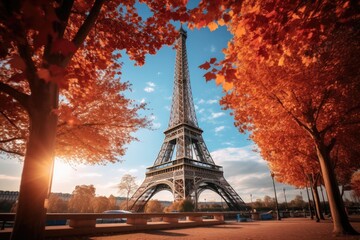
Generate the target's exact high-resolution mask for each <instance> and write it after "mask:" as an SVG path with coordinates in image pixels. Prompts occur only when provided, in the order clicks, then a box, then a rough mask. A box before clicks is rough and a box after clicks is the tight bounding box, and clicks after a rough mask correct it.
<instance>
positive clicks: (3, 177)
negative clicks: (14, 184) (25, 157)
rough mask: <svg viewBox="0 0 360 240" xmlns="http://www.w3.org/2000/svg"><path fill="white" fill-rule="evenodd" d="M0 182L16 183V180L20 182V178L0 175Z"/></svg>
mask: <svg viewBox="0 0 360 240" xmlns="http://www.w3.org/2000/svg"><path fill="white" fill-rule="evenodd" d="M0 180H10V181H18V180H20V177H15V176H9V175H4V174H0Z"/></svg>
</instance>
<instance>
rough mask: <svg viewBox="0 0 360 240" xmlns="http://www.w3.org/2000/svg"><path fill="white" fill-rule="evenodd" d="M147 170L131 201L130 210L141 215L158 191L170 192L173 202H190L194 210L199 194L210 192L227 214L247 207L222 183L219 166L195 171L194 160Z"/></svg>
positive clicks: (184, 160) (229, 187)
mask: <svg viewBox="0 0 360 240" xmlns="http://www.w3.org/2000/svg"><path fill="white" fill-rule="evenodd" d="M153 168H154V167H150V168H148V172H147V174H146V178H145V180H144V182H143V183H142V184H141V186H140V187H139V188H138V190H137V191H136V192H135V194H134V195H133V197H132V198H131V203H132V206H131V210H132V211H135V212H143V211H144V209H145V205H146V203H147V202H148V201H149V200H150V199H151V198H152V197H153V196H154V195H155V194H156V193H158V192H160V191H164V190H167V191H170V192H171V193H172V194H173V196H174V200H175V201H178V200H182V199H191V200H192V201H193V202H194V205H195V209H197V202H198V198H199V196H200V194H201V193H202V192H203V191H205V190H212V191H214V192H215V193H217V194H218V195H220V197H221V198H222V199H223V200H224V202H225V203H226V204H227V205H228V207H229V210H232V211H242V210H246V209H247V207H246V205H245V203H244V202H243V201H242V199H241V198H240V197H239V195H238V194H237V193H236V192H235V191H234V189H233V188H232V187H231V186H230V184H229V183H228V182H227V181H226V179H225V178H224V176H223V172H222V171H221V169H222V168H221V167H220V166H216V165H210V164H209V165H208V166H206V167H205V166H204V167H199V166H197V165H196V162H195V160H192V159H180V160H176V164H174V165H172V166H164V168H161V166H160V167H159V166H157V169H156V170H155V171H154V169H153Z"/></svg>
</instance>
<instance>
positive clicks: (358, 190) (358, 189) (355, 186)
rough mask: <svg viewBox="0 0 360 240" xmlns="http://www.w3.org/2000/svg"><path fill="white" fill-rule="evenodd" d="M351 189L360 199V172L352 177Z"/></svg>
mask: <svg viewBox="0 0 360 240" xmlns="http://www.w3.org/2000/svg"><path fill="white" fill-rule="evenodd" d="M351 188H352V190H353V191H354V193H355V195H357V196H358V197H360V171H357V172H356V173H354V174H353V175H352V177H351Z"/></svg>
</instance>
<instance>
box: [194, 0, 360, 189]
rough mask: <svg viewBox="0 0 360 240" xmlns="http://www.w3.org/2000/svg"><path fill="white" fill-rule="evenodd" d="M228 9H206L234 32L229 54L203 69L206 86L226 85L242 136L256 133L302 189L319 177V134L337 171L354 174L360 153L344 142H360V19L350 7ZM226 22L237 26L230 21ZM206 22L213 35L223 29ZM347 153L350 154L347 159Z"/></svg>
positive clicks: (276, 166)
mask: <svg viewBox="0 0 360 240" xmlns="http://www.w3.org/2000/svg"><path fill="white" fill-rule="evenodd" d="M225 5H226V1H220V2H219V4H218V7H216V6H213V5H211V4H210V3H209V4H208V5H207V7H210V6H212V7H210V8H211V9H213V11H218V12H217V15H216V14H215V15H216V16H217V18H216V21H217V24H218V25H224V26H226V27H227V28H228V29H229V31H231V33H232V34H233V38H232V39H231V40H230V41H229V43H228V47H227V48H226V49H224V50H223V52H224V54H225V58H224V59H223V60H221V61H219V62H216V61H211V60H210V61H209V62H206V63H204V64H202V65H200V66H199V67H200V68H202V69H205V70H207V71H208V72H207V73H206V74H205V75H204V77H205V79H206V80H207V81H208V80H212V79H214V80H215V82H216V83H217V84H223V88H224V90H225V91H226V92H227V94H226V96H225V97H223V99H222V100H221V103H222V105H223V106H225V108H229V109H232V110H233V115H234V118H235V124H236V126H238V128H239V130H240V131H241V132H243V131H252V139H253V140H254V141H255V142H256V143H257V144H258V146H259V147H260V149H261V153H262V155H263V157H264V158H265V159H266V160H268V161H269V163H270V166H271V168H272V169H273V170H274V171H276V172H278V173H280V175H281V176H282V177H281V180H282V181H283V182H287V183H290V184H295V185H302V186H303V185H304V184H305V183H306V179H305V178H304V176H306V174H307V173H318V172H319V171H320V169H319V168H320V166H319V164H318V157H317V154H316V151H315V149H314V147H313V146H314V145H313V144H314V142H313V141H314V134H315V135H317V134H319V135H320V138H321V140H320V141H323V144H325V145H326V146H328V147H329V148H330V149H334V150H332V151H331V153H330V155H331V159H332V160H331V161H332V162H333V164H335V166H340V165H341V166H345V165H346V166H347V167H341V168H340V167H339V168H337V169H338V171H345V170H346V171H347V173H345V175H346V174H348V173H349V172H350V173H351V171H354V169H356V166H354V164H353V163H354V162H355V159H356V157H355V156H357V155H358V153H357V152H356V150H351V149H348V148H346V144H345V142H349V141H351V142H352V144H355V145H358V144H359V143H358V141H356V140H355V139H354V138H353V137H352V134H349V133H350V132H353V131H357V132H358V127H356V123H357V122H358V121H359V111H358V110H355V109H358V106H359V101H358V100H356V99H355V98H354V97H353V96H357V95H358V94H359V86H358V84H357V82H358V70H356V69H358V67H356V66H357V65H358V64H357V63H358V61H357V60H356V54H355V53H356V52H357V53H358V52H359V47H358V46H357V44H356V40H355V39H358V38H359V34H358V30H355V29H356V28H354V26H356V24H355V23H356V21H357V20H356V19H357V17H358V13H356V12H354V8H352V7H351V3H350V1H338V2H336V3H334V2H332V1H322V2H317V3H310V2H306V3H305V2H301V1H295V2H294V1H292V2H291V1H282V2H278V1H266V2H264V1H243V2H242V4H240V5H241V7H238V6H237V7H235V6H233V5H231V6H228V7H227V8H225ZM221 8H223V9H226V10H225V11H222V12H221V10H220V9H221ZM214 9H216V10H214ZM225 14H226V15H225ZM225 16H226V18H229V17H230V20H229V19H226V22H225ZM206 24H207V25H206V26H207V27H208V28H209V29H210V30H215V28H216V27H215V25H216V26H217V24H216V23H215V22H213V23H208V22H207V23H206ZM195 26H196V24H195ZM304 130H305V131H304ZM335 139H336V140H335ZM316 141H318V140H316ZM333 141H335V142H336V144H335V146H334V145H333V144H332V142H333ZM335 149H336V150H335ZM340 152H347V154H345V155H341V157H340V155H339V154H340ZM350 152H352V153H351V154H350ZM335 162H336V163H335ZM355 165H356V164H355ZM357 167H359V165H358V164H357ZM338 175H340V173H338ZM342 175H344V174H342ZM299 179H302V180H301V181H299Z"/></svg>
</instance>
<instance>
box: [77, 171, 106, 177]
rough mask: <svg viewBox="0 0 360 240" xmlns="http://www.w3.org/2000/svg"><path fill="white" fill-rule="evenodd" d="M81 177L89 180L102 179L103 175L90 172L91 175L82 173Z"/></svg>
mask: <svg viewBox="0 0 360 240" xmlns="http://www.w3.org/2000/svg"><path fill="white" fill-rule="evenodd" d="M79 177H81V178H87V177H102V175H101V174H99V173H95V172H89V173H80V174H79Z"/></svg>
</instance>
